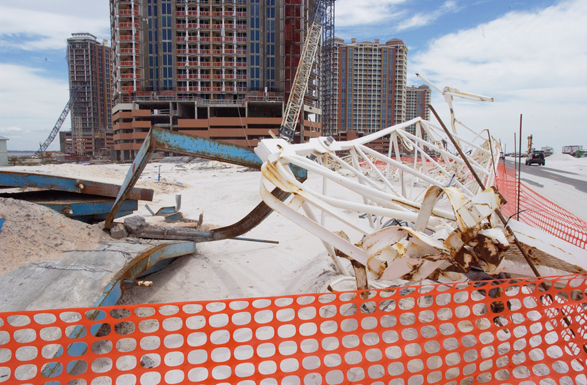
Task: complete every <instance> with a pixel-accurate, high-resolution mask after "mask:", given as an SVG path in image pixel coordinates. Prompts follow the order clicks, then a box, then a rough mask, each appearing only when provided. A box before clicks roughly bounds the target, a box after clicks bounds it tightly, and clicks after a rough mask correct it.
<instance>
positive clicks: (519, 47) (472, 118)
mask: <svg viewBox="0 0 587 385" xmlns="http://www.w3.org/2000/svg"><path fill="white" fill-rule="evenodd" d="M585 41H587V1H584V0H575V1H568V2H564V3H560V4H558V5H556V6H551V7H548V8H546V9H543V10H541V11H537V12H511V13H508V14H507V15H505V16H503V17H501V18H499V19H497V20H494V21H492V22H490V23H486V24H483V25H480V26H478V27H476V28H474V29H469V30H465V31H460V32H458V33H454V34H450V35H446V36H443V37H440V38H438V39H435V40H433V41H431V42H430V44H429V46H428V48H427V49H426V50H425V51H423V52H420V53H417V54H415V55H414V56H413V57H411V58H410V64H409V65H408V68H409V72H410V73H411V74H413V73H415V72H419V73H421V74H423V75H424V76H426V77H427V78H429V79H430V80H432V81H433V82H435V83H437V85H438V86H440V87H443V86H452V87H455V88H458V89H460V90H461V91H465V92H471V93H478V94H483V95H488V96H493V97H494V98H495V100H496V102H495V103H477V104H474V103H468V102H462V101H456V102H455V107H456V113H457V115H459V114H460V119H461V120H462V121H463V122H464V123H465V124H467V125H469V126H471V127H475V128H479V129H483V128H488V129H490V130H491V131H492V135H494V136H496V137H499V138H502V139H504V140H505V141H506V142H508V143H509V144H508V150H511V149H513V146H512V143H513V132H517V130H518V126H519V117H520V114H523V126H524V133H523V134H522V135H523V137H524V141H523V142H525V138H526V136H528V135H530V134H533V135H534V141H535V143H536V146H537V147H542V146H544V145H552V146H554V147H555V151H561V147H562V146H563V145H569V144H587V143H585V139H586V138H587V136H585V135H584V128H582V127H581V125H582V122H584V121H585V120H586V118H587V110H586V109H585V105H586V104H587V50H586V49H585ZM411 74H410V75H411ZM410 81H416V79H414V78H411V79H410ZM433 104H434V105H436V106H437V108H436V109H437V110H438V111H439V113H441V117H442V118H443V119H446V121H448V113H447V111H446V110H447V109H446V108H445V107H444V106H445V104H444V102H443V101H442V99H441V98H440V97H439V96H438V93H435V97H434V98H433Z"/></svg>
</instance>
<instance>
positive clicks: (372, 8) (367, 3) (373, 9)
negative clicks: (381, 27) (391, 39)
mask: <svg viewBox="0 0 587 385" xmlns="http://www.w3.org/2000/svg"><path fill="white" fill-rule="evenodd" d="M405 2H407V0H362V1H361V2H360V5H359V4H358V3H357V2H356V1H354V0H338V1H337V2H336V5H335V6H336V27H337V28H339V27H350V26H361V25H369V24H376V23H378V22H380V21H384V20H387V19H392V18H395V17H397V16H398V15H399V14H400V13H401V12H400V11H399V10H398V8H397V6H398V5H399V4H403V3H405Z"/></svg>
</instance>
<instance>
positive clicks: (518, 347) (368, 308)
mask: <svg viewBox="0 0 587 385" xmlns="http://www.w3.org/2000/svg"><path fill="white" fill-rule="evenodd" d="M586 280H587V275H572V276H565V277H553V278H532V279H510V280H505V281H497V280H496V281H491V282H487V281H486V282H468V283H455V284H435V285H427V284H426V285H419V286H412V287H402V288H388V289H382V290H371V291H366V292H340V293H326V294H308V295H296V296H283V297H272V298H253V299H234V300H218V301H207V302H193V303H175V304H149V305H133V306H116V307H104V308H82V309H61V310H43V311H23V312H13V313H0V383H6V384H25V383H26V384H29V383H31V384H63V385H65V384H72V385H73V384H117V385H124V384H143V385H147V384H179V383H182V384H184V383H198V384H242V385H249V384H263V385H267V384H329V385H334V384H350V383H352V384H410V385H414V384H435V383H449V384H471V383H496V382H499V383H511V384H522V383H523V384H586V383H587V378H586V376H585V369H586V368H585V365H586V361H585V360H586V359H587V345H586V344H587V313H586V312H585V310H586V307H587V300H586V295H587V281H586Z"/></svg>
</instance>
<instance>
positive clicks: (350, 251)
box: [255, 87, 587, 288]
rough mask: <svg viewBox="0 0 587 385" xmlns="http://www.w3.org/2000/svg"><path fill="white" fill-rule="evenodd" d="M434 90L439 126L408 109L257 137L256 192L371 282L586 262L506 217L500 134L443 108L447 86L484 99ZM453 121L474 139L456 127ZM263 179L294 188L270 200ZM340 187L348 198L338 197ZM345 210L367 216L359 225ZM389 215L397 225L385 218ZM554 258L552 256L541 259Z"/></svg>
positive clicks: (519, 272)
mask: <svg viewBox="0 0 587 385" xmlns="http://www.w3.org/2000/svg"><path fill="white" fill-rule="evenodd" d="M441 92H443V94H444V95H445V99H447V101H448V102H449V105H450V107H451V108H450V110H451V128H452V133H451V132H449V130H448V129H446V127H444V124H443V123H442V122H441V125H442V126H443V127H438V126H436V125H434V124H432V123H430V122H428V121H425V120H423V119H421V118H416V119H413V120H411V121H408V122H405V123H402V124H399V125H396V126H393V127H388V128H386V129H383V130H381V131H378V132H376V133H373V134H370V135H366V136H364V137H362V138H358V139H355V140H351V141H346V142H342V141H341V142H338V141H335V140H333V139H332V138H324V137H321V138H315V139H311V140H310V141H309V142H308V143H303V144H297V145H292V144H289V143H287V142H286V141H283V140H280V139H265V140H263V141H261V143H260V144H259V146H258V147H257V148H256V150H255V151H256V153H257V154H258V155H259V157H260V158H261V159H263V161H264V163H263V167H262V168H261V171H262V174H263V181H262V187H261V195H262V198H263V200H264V201H265V202H266V203H267V205H268V206H269V207H271V208H272V209H273V210H275V211H278V212H279V213H280V214H282V215H283V216H285V217H286V218H288V219H289V220H291V221H292V222H294V223H296V224H297V225H299V226H301V227H303V228H304V229H306V230H307V231H309V232H310V233H311V234H313V235H315V236H318V237H319V238H320V239H321V240H322V241H323V243H324V244H325V246H326V250H327V251H328V253H329V254H330V256H331V257H332V258H333V259H334V260H335V261H336V260H337V259H338V258H345V259H350V260H352V261H353V267H355V265H357V264H359V265H361V266H363V267H364V269H366V271H367V272H368V278H369V280H370V281H371V282H373V281H374V280H386V281H388V280H396V279H401V280H408V281H421V280H423V279H434V280H441V281H442V280H466V279H469V278H468V277H467V274H469V275H470V276H471V277H475V276H480V273H483V274H484V275H486V276H488V277H494V278H498V277H500V276H504V275H505V276H508V275H514V276H528V275H560V274H565V273H568V272H571V271H586V270H587V255H586V252H585V251H584V250H582V249H579V248H577V247H575V246H573V245H570V244H564V245H561V242H562V241H560V240H558V239H556V238H554V237H552V236H550V235H548V234H545V233H543V232H541V231H540V230H537V229H534V228H530V227H529V226H525V225H524V224H521V223H519V222H517V221H513V220H510V221H509V222H507V221H506V220H505V218H503V216H502V215H501V213H500V211H499V208H500V206H502V205H503V204H505V201H504V199H503V197H502V196H501V195H500V194H499V192H498V191H497V190H496V189H495V188H492V187H491V186H492V185H493V182H494V178H495V172H496V168H495V164H497V163H498V162H499V157H500V154H501V146H500V144H499V141H497V140H496V139H494V138H492V137H491V136H490V135H489V134H488V135H481V133H476V132H475V131H473V130H471V129H470V128H468V127H466V126H464V125H463V124H462V123H461V122H459V121H458V120H457V119H456V118H455V117H454V111H453V108H452V98H453V96H454V97H465V98H467V99H472V100H479V101H491V100H492V99H491V98H488V97H482V96H477V95H472V94H467V93H462V92H460V91H458V90H455V89H452V88H448V87H447V88H445V89H444V90H443V91H441ZM457 125H460V126H462V127H464V128H465V129H466V132H470V133H472V134H473V139H469V138H467V137H465V136H464V135H459V134H458V133H457V130H456V126H457ZM410 126H415V129H408V128H409V127H410ZM381 138H389V152H388V153H387V156H386V155H385V154H381V153H379V152H376V151H374V150H372V149H371V148H369V147H368V146H367V144H368V143H370V142H372V141H374V140H378V139H381ZM451 145H452V146H451ZM457 152H458V153H459V155H455V154H456V153H457ZM345 155H347V156H346V157H345ZM290 165H296V166H298V167H302V168H305V169H307V170H309V171H312V172H314V173H315V174H317V175H319V176H320V177H322V180H323V186H322V188H321V190H317V189H311V188H309V187H308V186H306V185H303V184H302V183H299V182H298V181H296V180H295V179H294V178H292V177H291V171H290V170H289V167H290ZM272 186H276V187H278V188H279V189H280V190H282V191H285V192H289V193H291V194H292V195H293V198H292V199H291V200H289V201H287V202H280V201H278V200H276V199H275V197H273V196H272V194H271V193H270V192H269V191H270V189H271V188H272ZM343 190H344V191H347V192H348V193H349V194H348V196H349V197H348V198H347V197H344V198H342V197H341V196H342V193H341V191H343ZM331 191H334V192H335V193H334V194H333V193H329V192H331ZM351 194H354V198H353V197H351ZM349 213H355V215H357V216H359V217H366V218H368V220H369V223H368V226H366V225H365V224H364V223H362V222H361V221H358V220H356V219H355V218H352V217H349ZM326 222H328V226H327V225H326ZM392 222H401V223H403V224H404V225H403V226H389V224H390V223H392ZM330 229H336V230H330ZM343 229H344V230H343ZM514 244H515V245H516V247H517V248H518V251H519V253H520V254H522V255H523V256H524V257H525V262H524V263H523V264H522V263H520V260H519V259H517V260H516V259H507V258H506V256H507V255H508V253H509V250H510V248H511V246H512V245H514ZM532 249H537V250H539V251H540V252H541V254H545V255H548V256H549V257H548V258H542V259H541V260H540V261H539V260H537V259H536V258H533V257H532V255H531V252H530V251H531V250H532ZM553 260H555V261H560V262H561V263H558V264H554V263H550V262H551V261H553ZM545 261H547V262H549V263H548V264H544V262H545ZM339 266H340V265H339ZM569 266H570V267H571V269H570V270H569V268H568V267H569ZM339 268H340V267H339ZM483 274H481V275H483ZM355 275H356V278H357V287H358V288H359V287H360V288H363V287H364V286H365V282H364V279H363V277H362V274H358V273H357V269H356V268H355Z"/></svg>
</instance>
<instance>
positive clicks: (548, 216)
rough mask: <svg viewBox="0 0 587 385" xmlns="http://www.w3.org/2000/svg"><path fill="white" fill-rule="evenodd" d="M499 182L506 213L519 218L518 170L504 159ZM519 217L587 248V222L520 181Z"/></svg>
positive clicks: (527, 222)
mask: <svg viewBox="0 0 587 385" xmlns="http://www.w3.org/2000/svg"><path fill="white" fill-rule="evenodd" d="M495 184H496V186H497V187H498V189H499V192H500V193H501V194H502V195H503V197H504V198H505V199H506V200H507V204H506V205H505V206H503V207H502V208H501V211H502V213H503V215H505V216H506V217H510V216H512V215H514V217H513V218H514V219H518V216H517V215H516V213H517V211H518V180H517V176H516V170H515V169H513V168H510V167H506V166H505V164H504V162H500V164H499V166H498V175H497V178H496V180H495ZM519 220H520V222H524V223H526V224H528V225H530V226H532V227H536V228H539V229H541V230H543V231H545V232H547V233H549V234H552V235H554V236H555V237H557V238H560V239H562V240H564V241H566V242H569V243H571V244H573V245H575V246H578V247H580V248H582V249H587V222H585V221H584V220H582V219H581V218H579V217H577V216H576V215H574V214H573V213H571V212H569V211H567V210H565V209H563V208H562V207H560V206H558V205H556V204H554V203H552V202H551V201H549V200H548V199H546V198H544V197H542V196H541V195H540V194H538V193H536V192H534V191H533V190H532V189H531V188H529V187H528V186H526V185H525V184H524V183H521V184H520V219H519Z"/></svg>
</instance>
